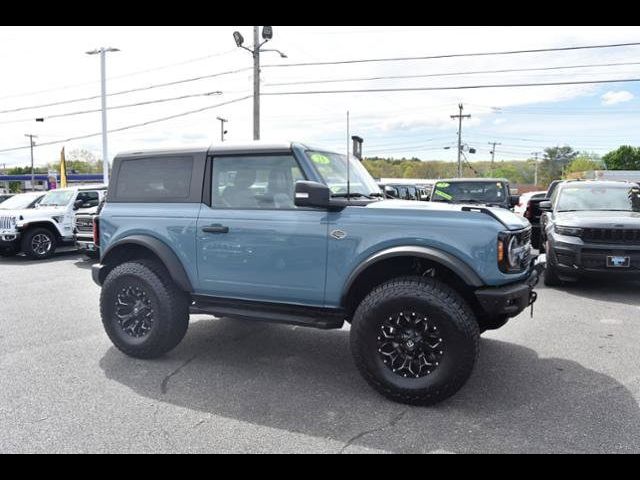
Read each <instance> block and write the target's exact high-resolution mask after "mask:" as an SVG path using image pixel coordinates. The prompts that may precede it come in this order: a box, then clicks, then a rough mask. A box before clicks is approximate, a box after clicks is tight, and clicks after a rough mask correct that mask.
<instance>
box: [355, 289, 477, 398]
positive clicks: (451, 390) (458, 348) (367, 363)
mask: <svg viewBox="0 0 640 480" xmlns="http://www.w3.org/2000/svg"><path fill="white" fill-rule="evenodd" d="M479 338H480V333H479V328H478V322H477V321H476V319H475V317H474V315H473V313H472V312H471V310H470V308H469V306H468V305H467V304H466V302H465V301H464V300H463V299H462V297H461V296H460V295H459V294H458V293H457V292H455V291H454V290H453V289H452V288H450V287H449V286H447V285H445V284H444V283H441V282H439V281H438V280H435V279H431V278H423V277H405V278H399V279H396V280H392V281H390V282H387V283H385V284H383V285H381V286H379V287H377V288H376V289H374V290H373V291H372V292H371V293H370V294H369V295H368V296H367V297H366V298H365V299H364V300H363V301H362V303H361V304H360V306H359V307H358V309H357V310H356V313H355V315H354V317H353V322H352V325H351V350H352V354H353V357H354V360H355V363H356V365H357V367H358V369H359V370H360V372H361V373H362V375H363V376H364V378H365V379H366V380H367V382H369V384H370V385H371V386H372V387H373V388H375V389H376V390H377V391H379V392H380V393H382V394H383V395H385V396H386V397H388V398H390V399H392V400H395V401H398V402H401V403H407V404H412V405H432V404H435V403H438V402H441V401H443V400H445V399H446V398H448V397H450V396H452V395H453V394H455V393H456V392H457V391H458V390H459V389H460V388H462V386H463V385H464V384H465V383H466V381H467V379H468V378H469V376H470V375H471V372H472V371H473V367H474V365H475V362H476V359H477V356H478V350H479Z"/></svg>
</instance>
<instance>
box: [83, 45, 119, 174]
mask: <svg viewBox="0 0 640 480" xmlns="http://www.w3.org/2000/svg"><path fill="white" fill-rule="evenodd" d="M119 51H120V50H119V49H117V48H111V47H107V48H105V47H101V48H98V49H96V50H91V51H90V52H86V53H87V55H97V54H100V86H101V88H100V89H101V101H102V170H103V173H102V178H103V182H104V184H105V185H109V153H108V142H107V65H106V64H107V62H106V56H107V55H106V54H107V52H119Z"/></svg>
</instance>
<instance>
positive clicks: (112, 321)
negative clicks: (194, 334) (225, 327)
mask: <svg viewBox="0 0 640 480" xmlns="http://www.w3.org/2000/svg"><path fill="white" fill-rule="evenodd" d="M100 311H101V314H102V323H103V325H104V328H105V331H106V332H107V335H108V336H109V338H110V339H111V341H112V342H113V344H114V345H115V346H116V347H117V348H118V349H119V350H121V351H122V352H123V353H125V354H126V355H129V356H131V357H134V358H143V359H150V358H157V357H160V356H162V355H164V354H165V353H167V352H169V351H170V350H172V349H173V348H175V347H176V346H177V345H178V344H179V343H180V342H181V341H182V339H183V338H184V336H185V334H186V332H187V328H188V326H189V300H188V296H187V295H186V294H185V293H184V292H181V291H180V290H179V289H178V288H177V287H176V286H175V284H174V283H173V282H172V281H171V280H170V276H169V275H168V273H167V272H166V270H165V269H164V267H163V266H162V265H161V264H159V263H158V262H154V261H149V260H137V261H131V262H127V263H124V264H122V265H119V266H117V267H116V268H114V269H113V270H112V271H111V272H110V273H109V275H108V276H107V278H106V280H105V282H104V285H103V287H102V293H101V296H100Z"/></svg>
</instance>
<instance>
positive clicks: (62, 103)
mask: <svg viewBox="0 0 640 480" xmlns="http://www.w3.org/2000/svg"><path fill="white" fill-rule="evenodd" d="M248 70H252V68H248V67H247V68H239V69H236V70H229V71H227V72H219V73H213V74H210V75H201V76H198V77H191V78H185V79H182V80H175V81H173V82H166V83H158V84H155V85H148V86H146V87H140V88H132V89H129V90H122V91H119V92H114V93H109V94H107V97H114V96H116V95H125V94H128V93H134V92H141V91H145V90H152V89H155V88H162V87H170V86H173V85H179V84H182V83H188V82H196V81H199V80H204V79H207V78H215V77H221V76H224V75H232V74H235V73H240V72H245V71H248ZM97 98H100V95H92V96H89V97H81V98H74V99H70V100H61V101H59V102H52V103H46V104H43V105H32V106H29V107H20V108H13V109H9V110H0V114H3V113H15V112H22V111H25V110H35V109H37V108H47V107H56V106H59V105H67V104H69V103H78V102H86V101H88V100H95V99H97Z"/></svg>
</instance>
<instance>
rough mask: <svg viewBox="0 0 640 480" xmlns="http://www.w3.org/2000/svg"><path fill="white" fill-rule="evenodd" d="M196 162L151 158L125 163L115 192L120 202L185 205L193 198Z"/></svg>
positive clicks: (124, 161)
mask: <svg viewBox="0 0 640 480" xmlns="http://www.w3.org/2000/svg"><path fill="white" fill-rule="evenodd" d="M192 175H193V158H192V157H189V156H179V157H172V156H168V157H148V158H131V159H125V160H123V161H122V163H121V165H120V168H119V171H118V178H117V182H116V188H115V199H117V200H118V201H121V202H126V201H131V202H172V201H173V202H186V201H188V200H189V198H190V194H191V183H192V182H191V181H192Z"/></svg>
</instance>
